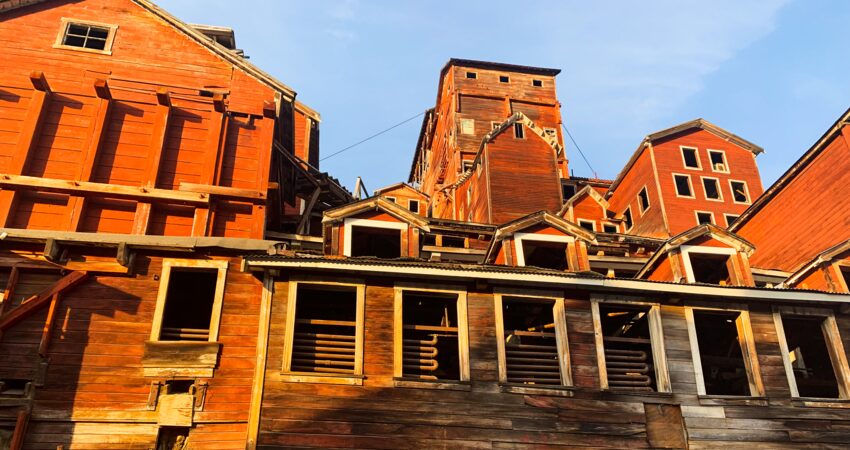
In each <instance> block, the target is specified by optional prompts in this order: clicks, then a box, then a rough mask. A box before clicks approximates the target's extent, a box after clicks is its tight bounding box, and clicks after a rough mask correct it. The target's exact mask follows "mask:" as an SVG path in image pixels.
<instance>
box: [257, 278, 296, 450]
mask: <svg viewBox="0 0 850 450" xmlns="http://www.w3.org/2000/svg"><path fill="white" fill-rule="evenodd" d="M273 296H274V277H272V276H271V274H270V273H269V272H268V271H267V272H266V273H265V275H264V277H263V294H262V296H261V297H260V320H259V325H258V327H257V329H258V333H257V353H256V361H255V363H254V381H253V385H252V386H251V409H250V410H249V411H248V442H246V446H245V448H246V449H249V450H254V449H256V448H257V437H258V436H259V434H260V410H261V408H262V403H263V385H264V381H265V376H266V358H267V356H268V351H269V348H268V347H269V329H270V328H271V310H272V297H273ZM290 301H293V300H290Z"/></svg>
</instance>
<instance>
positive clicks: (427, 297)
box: [402, 292, 460, 380]
mask: <svg viewBox="0 0 850 450" xmlns="http://www.w3.org/2000/svg"><path fill="white" fill-rule="evenodd" d="M402 322H403V324H404V325H403V331H402V339H403V352H402V357H403V360H402V368H403V369H402V373H403V376H404V377H409V378H417V379H422V380H460V353H459V342H458V323H457V295H445V294H432V293H423V292H404V294H403V297H402Z"/></svg>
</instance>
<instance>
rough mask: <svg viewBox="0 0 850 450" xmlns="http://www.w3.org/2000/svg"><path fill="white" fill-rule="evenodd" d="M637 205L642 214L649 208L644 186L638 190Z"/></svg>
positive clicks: (647, 194)
mask: <svg viewBox="0 0 850 450" xmlns="http://www.w3.org/2000/svg"><path fill="white" fill-rule="evenodd" d="M638 205H639V206H640V213H641V214H643V213H645V212H646V210H647V209H649V192H647V190H646V186H644V187H643V189H641V190H640V192H638Z"/></svg>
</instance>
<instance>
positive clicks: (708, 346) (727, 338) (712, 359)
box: [694, 310, 750, 395]
mask: <svg viewBox="0 0 850 450" xmlns="http://www.w3.org/2000/svg"><path fill="white" fill-rule="evenodd" d="M740 315H741V313H740V312H730V311H707V310H694V327H695V329H696V335H697V342H698V344H699V358H700V364H701V365H702V377H703V381H704V383H705V393H706V394H707V395H750V382H749V378H748V376H747V366H746V364H745V362H744V354H743V351H742V350H741V346H742V345H744V342H745V341H744V337H743V336H740V335H739V334H738V324H737V320H738V318H739V316H740Z"/></svg>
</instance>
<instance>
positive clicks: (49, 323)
mask: <svg viewBox="0 0 850 450" xmlns="http://www.w3.org/2000/svg"><path fill="white" fill-rule="evenodd" d="M57 306H59V294H58V293H56V294H53V298H51V299H50V307H49V308H48V309H47V318H46V319H45V320H44V329H42V331H41V342H39V344H38V354H39V356H41V357H42V358H46V357H47V348H48V347H50V338H51V337H53V322H54V321H55V319H56V307H57Z"/></svg>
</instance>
